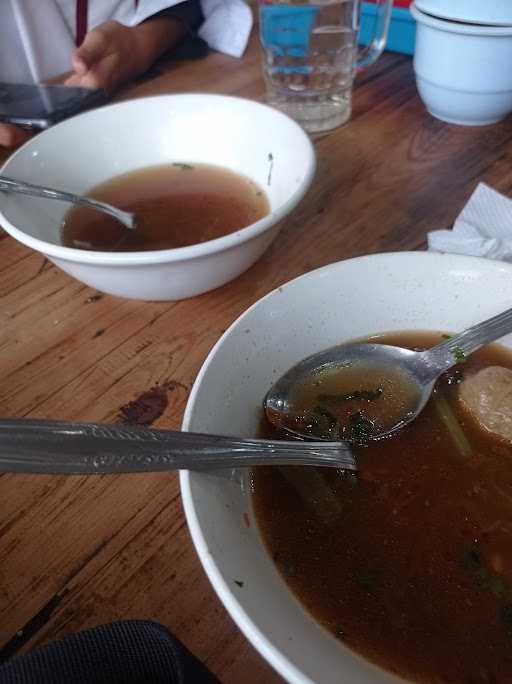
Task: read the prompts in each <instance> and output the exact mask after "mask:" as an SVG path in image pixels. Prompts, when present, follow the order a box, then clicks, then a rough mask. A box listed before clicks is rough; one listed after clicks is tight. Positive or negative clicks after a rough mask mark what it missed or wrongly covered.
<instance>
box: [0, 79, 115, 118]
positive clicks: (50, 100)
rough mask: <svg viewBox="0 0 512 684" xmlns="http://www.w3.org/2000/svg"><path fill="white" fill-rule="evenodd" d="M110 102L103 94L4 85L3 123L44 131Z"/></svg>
mask: <svg viewBox="0 0 512 684" xmlns="http://www.w3.org/2000/svg"><path fill="white" fill-rule="evenodd" d="M107 101H108V98H107V95H106V93H105V92H104V91H103V90H91V89H89V88H74V87H68V86H63V85H39V84H37V85H30V84H26V83H2V82H0V122H4V123H12V124H16V125H18V126H23V127H24V128H34V129H44V128H48V127H49V126H52V125H53V124H55V123H57V122H58V121H62V120H63V119H67V118H69V117H70V116H74V115H75V114H78V113H79V112H82V111H85V110H86V109H92V108H93V107H98V106H100V105H102V104H105V103H106V102H107Z"/></svg>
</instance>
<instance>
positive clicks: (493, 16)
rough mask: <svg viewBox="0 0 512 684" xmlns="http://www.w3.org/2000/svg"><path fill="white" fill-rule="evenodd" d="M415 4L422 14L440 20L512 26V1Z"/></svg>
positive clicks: (434, 0)
mask: <svg viewBox="0 0 512 684" xmlns="http://www.w3.org/2000/svg"><path fill="white" fill-rule="evenodd" d="M415 4H416V7H417V8H418V9H419V10H420V11H421V12H426V13H427V14H430V15H432V16H434V17H438V18H439V19H450V20H451V21H460V22H464V23H468V24H483V25H486V26H512V0H416V3H415Z"/></svg>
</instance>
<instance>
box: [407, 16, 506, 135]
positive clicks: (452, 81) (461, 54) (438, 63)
mask: <svg viewBox="0 0 512 684" xmlns="http://www.w3.org/2000/svg"><path fill="white" fill-rule="evenodd" d="M410 10H411V13H412V16H413V17H414V18H415V19H416V22H417V30H416V47H415V52H414V71H415V75H416V84H417V87H418V92H419V94H420V97H421V99H422V100H423V102H424V103H425V106H426V107H427V109H428V110H429V112H430V113H431V114H432V115H433V116H435V117H436V118H438V119H441V120H442V121H447V122H449V123H455V124H462V125H466V126H483V125H486V124H491V123H495V122H496V121H499V120H501V119H503V118H504V117H505V116H507V114H509V113H510V112H512V66H511V65H512V25H509V26H505V25H503V26H487V25H477V24H472V23H464V22H457V21H453V20H448V19H440V18H437V17H435V16H432V15H430V14H426V13H425V12H422V11H420V10H419V9H418V7H417V6H416V4H415V3H412V5H411V7H410ZM511 24H512V21H511Z"/></svg>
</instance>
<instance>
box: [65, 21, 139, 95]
mask: <svg viewBox="0 0 512 684" xmlns="http://www.w3.org/2000/svg"><path fill="white" fill-rule="evenodd" d="M135 43H136V41H135V35H134V31H133V29H131V28H129V27H128V26H124V25H123V24H120V23H119V22H117V21H107V22H105V23H104V24H101V26H98V27H97V28H95V29H92V31H89V33H87V35H86V36H85V38H84V41H83V43H82V45H80V47H78V48H77V49H76V50H75V51H74V53H73V55H72V59H71V64H72V67H73V74H72V75H71V76H70V77H69V78H68V79H67V80H66V81H65V85H69V86H79V87H82V88H103V89H104V90H106V91H107V92H112V91H113V90H115V89H116V88H117V87H118V86H119V85H121V84H122V83H123V82H125V81H126V80H128V79H129V78H131V77H132V73H133V72H134V71H135V65H136V61H137V57H136V51H137V46H136V44H135Z"/></svg>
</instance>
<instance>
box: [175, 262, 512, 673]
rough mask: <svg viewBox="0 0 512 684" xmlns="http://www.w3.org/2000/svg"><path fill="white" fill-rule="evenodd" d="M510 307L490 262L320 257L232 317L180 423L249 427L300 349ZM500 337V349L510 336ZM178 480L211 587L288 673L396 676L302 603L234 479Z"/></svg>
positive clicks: (435, 325)
mask: <svg viewBox="0 0 512 684" xmlns="http://www.w3.org/2000/svg"><path fill="white" fill-rule="evenodd" d="M490 293H492V296H490ZM511 304H512V265H511V264H505V263H502V262H498V261H490V260H485V259H479V258H476V257H465V256H456V255H447V254H436V253H429V252H415V253H401V254H380V255H378V254H377V255H372V256H367V257H361V258H358V259H351V260H348V261H343V262H340V263H336V264H332V265H330V266H326V267H325V268H322V269H319V270H317V271H313V272H311V273H308V274H306V275H305V276H302V277H300V278H298V279H296V280H294V281H292V282H290V283H288V284H286V285H284V286H283V287H281V288H279V289H278V290H275V291H274V292H272V293H270V294H269V295H268V296H266V297H264V298H263V299H261V300H260V301H259V302H257V303H256V304H255V305H254V306H252V307H251V308H250V309H249V310H248V311H247V312H246V313H244V314H243V315H242V316H241V317H240V318H239V319H238V320H237V321H236V322H235V323H233V325H232V326H231V327H230V328H229V329H228V330H227V331H226V333H225V334H224V335H223V337H222V338H221V339H220V340H219V342H218V343H217V344H216V346H215V347H214V348H213V350H212V351H211V353H210V355H209V356H208V358H207V360H206V361H205V363H204V365H203V367H202V369H201V371H200V373H199V375H198V377H197V380H196V382H195V384H194V387H193V389H192V392H191V395H190V399H189V402H188V405H187V409H186V412H185V417H184V423H183V427H184V429H186V430H194V431H205V432H212V433H214V432H215V433H230V434H239V435H255V434H256V432H257V427H258V422H259V418H260V403H261V400H262V399H263V396H264V395H265V393H266V391H267V390H268V389H269V387H270V386H271V384H272V383H273V381H274V379H275V378H276V377H277V376H279V375H280V374H281V373H283V372H284V371H285V370H286V369H288V368H289V367H290V366H291V365H293V364H294V363H296V362H297V361H299V360H300V359H302V358H303V357H305V356H307V355H309V354H312V353H314V352H316V351H319V350H321V349H323V348H325V347H328V346H330V345H333V344H336V343H339V342H341V341H343V340H350V339H353V338H356V337H360V336H363V335H367V334H370V333H376V332H384V331H391V330H405V329H435V330H439V329H441V330H453V331H456V330H461V329H463V328H464V327H466V326H469V325H471V324H473V323H476V322H477V321H480V320H483V319H485V318H487V317H488V316H492V315H493V314H496V313H498V312H500V311H503V310H504V309H507V308H509V307H510V306H511ZM504 341H505V342H508V343H509V345H510V346H512V339H511V337H510V336H509V337H508V338H505V340H504ZM181 489H182V498H183V504H184V508H185V513H186V516H187V521H188V525H189V529H190V532H191V535H192V539H193V541H194V544H195V547H196V550H197V553H198V554H199V558H200V560H201V562H202V564H203V567H204V569H205V571H206V573H207V574H208V577H209V578H210V581H211V583H212V585H213V587H214V588H215V590H216V592H217V594H218V595H219V597H220V599H221V601H222V602H223V603H224V605H225V607H226V608H227V610H228V611H229V613H230V614H231V616H232V617H233V619H234V620H235V622H236V623H237V624H238V626H239V627H240V629H241V630H242V631H243V632H244V634H245V635H246V637H247V638H248V639H249V640H250V641H251V643H252V644H253V645H254V646H255V647H256V648H257V649H258V650H259V652H260V653H261V654H262V655H263V657H264V658H266V659H267V660H268V661H269V663H271V665H273V666H274V667H275V669H276V670H278V672H280V674H281V675H282V676H283V677H284V678H285V679H286V680H287V681H288V682H292V683H293V684H312V683H313V682H315V683H316V684H339V683H340V682H350V684H385V683H388V684H389V683H390V682H397V681H402V680H397V678H396V677H393V676H392V675H390V674H387V673H386V672H384V671H383V670H381V669H379V668H377V667H376V666H374V665H372V664H370V663H368V662H367V661H365V660H363V659H362V658H361V657H360V656H358V655H356V654H355V653H354V652H352V651H351V650H349V649H348V648H347V647H346V646H344V645H343V644H342V643H340V641H339V640H336V639H335V638H334V637H332V636H331V635H330V634H328V633H327V632H326V631H325V630H324V629H323V628H321V627H319V626H318V624H317V623H316V622H315V621H314V620H313V618H311V617H310V616H309V615H308V614H307V613H306V612H305V611H304V610H303V609H302V607H301V605H300V604H299V603H298V601H297V600H296V599H295V598H294V596H293V594H292V593H291V592H290V590H289V589H288V588H287V585H286V584H285V582H284V580H283V579H282V578H281V577H280V575H279V574H278V572H277V570H276V569H275V567H274V564H273V562H272V560H271V559H270V557H269V555H268V554H267V552H266V550H265V548H264V547H263V544H262V540H261V537H260V534H259V532H258V528H257V526H256V523H255V520H254V514H253V511H252V507H251V500H250V495H249V491H248V487H247V486H246V482H245V480H243V479H242V484H240V479H238V480H237V479H236V478H229V477H227V476H221V475H219V474H217V475H208V474H205V473H194V472H182V473H181ZM244 513H248V515H249V519H250V522H251V524H250V527H247V525H246V524H245V523H244V519H243V515H244ZM235 580H238V581H243V587H240V586H238V585H237V584H236V583H235Z"/></svg>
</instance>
